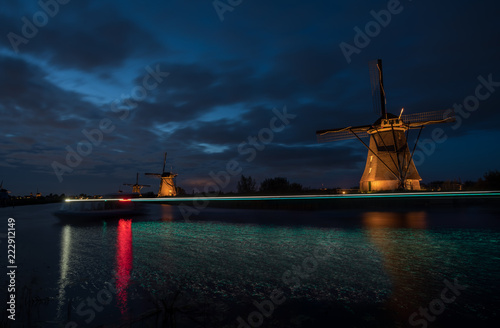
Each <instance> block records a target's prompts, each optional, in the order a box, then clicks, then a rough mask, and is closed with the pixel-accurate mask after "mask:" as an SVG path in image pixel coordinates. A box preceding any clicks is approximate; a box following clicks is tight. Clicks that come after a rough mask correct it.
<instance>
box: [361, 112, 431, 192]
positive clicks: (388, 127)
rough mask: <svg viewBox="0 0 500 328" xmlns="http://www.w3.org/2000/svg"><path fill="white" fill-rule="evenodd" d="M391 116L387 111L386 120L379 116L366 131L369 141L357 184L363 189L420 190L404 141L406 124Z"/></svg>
mask: <svg viewBox="0 0 500 328" xmlns="http://www.w3.org/2000/svg"><path fill="white" fill-rule="evenodd" d="M390 116H394V115H392V114H388V118H387V119H380V120H379V121H377V122H375V123H374V124H373V128H372V129H370V130H367V133H368V134H369V136H370V144H369V150H368V155H367V158H366V165H365V171H364V172H363V176H362V177H361V181H360V185H359V187H360V190H361V191H362V192H371V191H383V190H395V189H406V190H420V181H421V180H422V178H421V177H420V175H419V174H418V172H417V169H416V167H415V164H414V163H413V160H412V156H411V153H410V149H409V147H408V143H407V140H406V132H407V131H408V127H407V126H406V125H405V124H404V122H403V120H402V119H400V118H398V117H391V118H389V117H390ZM394 173H395V174H394ZM402 184H404V185H402Z"/></svg>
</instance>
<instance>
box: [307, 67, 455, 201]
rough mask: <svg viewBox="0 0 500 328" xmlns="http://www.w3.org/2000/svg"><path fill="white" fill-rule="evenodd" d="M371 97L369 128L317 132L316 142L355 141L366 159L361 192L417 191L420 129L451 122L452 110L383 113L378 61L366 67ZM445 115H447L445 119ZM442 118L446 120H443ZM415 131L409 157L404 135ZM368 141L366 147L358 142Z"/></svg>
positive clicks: (384, 108) (380, 71) (384, 104)
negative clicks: (372, 111) (415, 158)
mask: <svg viewBox="0 0 500 328" xmlns="http://www.w3.org/2000/svg"><path fill="white" fill-rule="evenodd" d="M369 66H370V79H371V84H372V97H373V105H374V109H375V112H376V113H377V114H378V115H380V118H379V119H378V120H377V121H375V123H373V124H371V125H362V126H348V127H344V128H339V129H329V130H319V131H316V136H317V137H318V141H320V142H328V141H338V140H347V139H354V138H357V139H358V140H359V141H360V142H361V143H362V144H363V145H364V146H365V147H366V148H368V156H367V159H366V165H365V171H364V173H363V176H362V177H361V181H360V190H361V191H362V192H372V191H384V190H395V189H399V190H420V180H422V178H420V175H419V174H418V172H417V169H416V168H415V164H414V163H413V154H414V153H415V149H416V147H417V143H418V140H419V138H420V134H421V132H422V129H423V127H424V126H426V125H429V124H437V123H447V122H453V121H455V116H454V115H455V113H454V112H453V111H452V110H438V111H432V112H423V113H416V114H409V115H402V114H403V109H401V113H400V114H399V116H396V115H394V114H391V113H388V112H387V111H386V98H385V90H384V81H383V73H382V60H381V59H378V60H373V61H371V62H370V63H369ZM446 112H447V113H448V115H446ZM445 116H446V117H445ZM411 129H419V132H418V136H417V140H416V141H415V146H414V147H413V150H412V152H411V153H410V151H409V148H408V142H407V140H408V134H409V130H411ZM366 137H370V145H369V146H368V145H366V143H365V142H364V141H363V140H362V138H366Z"/></svg>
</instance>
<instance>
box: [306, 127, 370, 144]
mask: <svg viewBox="0 0 500 328" xmlns="http://www.w3.org/2000/svg"><path fill="white" fill-rule="evenodd" d="M371 127H372V126H371V125H362V126H348V127H345V128H340V129H330V130H319V131H316V137H317V138H318V142H330V141H341V140H349V139H356V136H357V137H358V138H366V137H369V136H370V135H369V134H368V132H367V131H368V130H369V129H370V128H371Z"/></svg>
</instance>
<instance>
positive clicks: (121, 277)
mask: <svg viewBox="0 0 500 328" xmlns="http://www.w3.org/2000/svg"><path fill="white" fill-rule="evenodd" d="M132 260H133V256H132V220H124V219H120V221H118V234H117V238H116V290H117V300H118V306H119V307H120V312H121V313H122V314H124V313H126V312H127V288H128V285H129V283H130V271H131V270H132Z"/></svg>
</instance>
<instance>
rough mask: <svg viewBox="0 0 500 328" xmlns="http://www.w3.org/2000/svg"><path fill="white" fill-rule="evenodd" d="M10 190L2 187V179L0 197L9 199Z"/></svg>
mask: <svg viewBox="0 0 500 328" xmlns="http://www.w3.org/2000/svg"><path fill="white" fill-rule="evenodd" d="M9 194H10V191H8V190H7V189H3V180H2V182H1V183H0V199H9V198H10V196H9Z"/></svg>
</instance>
